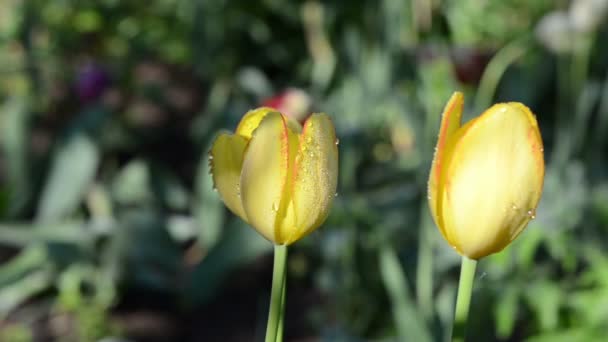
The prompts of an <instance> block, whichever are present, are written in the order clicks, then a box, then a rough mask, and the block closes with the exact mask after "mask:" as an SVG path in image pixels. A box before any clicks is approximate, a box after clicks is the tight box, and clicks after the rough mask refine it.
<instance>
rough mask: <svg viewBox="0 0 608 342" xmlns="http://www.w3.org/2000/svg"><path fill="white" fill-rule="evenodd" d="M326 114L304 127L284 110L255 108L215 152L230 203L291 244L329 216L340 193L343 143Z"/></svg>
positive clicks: (215, 171) (221, 187) (215, 169)
mask: <svg viewBox="0 0 608 342" xmlns="http://www.w3.org/2000/svg"><path fill="white" fill-rule="evenodd" d="M336 142H337V139H336V133H335V130H334V126H333V124H332V122H331V120H330V119H329V116H327V115H326V114H313V115H311V116H310V117H309V118H308V119H307V120H306V121H305V122H304V124H303V126H301V125H300V124H299V123H298V122H297V121H296V120H294V119H292V118H289V117H287V116H286V115H283V114H281V113H280V112H278V111H276V110H274V109H272V108H268V107H262V108H258V109H255V110H252V111H249V112H248V113H247V114H245V116H243V118H242V119H241V122H240V123H239V125H238V127H237V129H236V132H235V134H228V133H222V134H220V135H219V136H218V137H217V138H216V140H215V142H214V143H213V146H212V148H211V151H210V161H211V163H210V164H211V173H212V176H213V181H214V184H215V186H216V188H217V190H218V191H219V193H220V195H221V197H222V200H223V201H224V203H225V204H226V206H227V207H228V208H229V209H230V210H231V211H232V212H233V213H235V214H236V215H238V216H239V217H241V218H242V219H243V220H244V221H246V222H247V223H249V224H250V225H251V226H252V227H253V228H255V229H256V230H257V231H258V232H259V233H260V234H262V235H263V236H264V237H265V238H266V239H268V240H270V241H272V242H273V243H275V244H277V245H289V244H291V243H293V242H295V241H297V240H299V239H300V238H302V237H303V236H305V235H307V234H308V233H310V232H312V231H314V230H315V229H316V228H317V227H319V226H320V225H321V224H322V223H323V222H324V221H325V219H326V218H327V215H328V214H329V209H330V207H331V204H332V202H333V199H334V197H335V193H336V186H337V179H338V146H337V143H336Z"/></svg>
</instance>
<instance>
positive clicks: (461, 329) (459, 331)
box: [452, 256, 477, 342]
mask: <svg viewBox="0 0 608 342" xmlns="http://www.w3.org/2000/svg"><path fill="white" fill-rule="evenodd" d="M476 267H477V260H471V259H469V258H467V257H465V256H463V257H462V263H461V265H460V281H459V283H458V295H457V297H456V312H455V314H454V324H453V326H452V342H464V340H465V337H466V326H467V318H468V317H469V307H470V304H471V292H472V291H473V282H474V280H475V268H476Z"/></svg>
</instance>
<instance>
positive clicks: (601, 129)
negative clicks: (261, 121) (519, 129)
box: [0, 0, 608, 341]
mask: <svg viewBox="0 0 608 342" xmlns="http://www.w3.org/2000/svg"><path fill="white" fill-rule="evenodd" d="M604 3H605V1H600V0H598V1H585V0H572V1H559V2H553V1H548V0H534V1H521V0H507V1H495V2H492V1H485V2H478V1H473V0H470V1H469V0H467V1H456V0H444V1H428V0H411V1H399V0H382V1H371V0H361V1H357V2H355V3H350V2H348V3H346V2H344V3H343V2H339V1H333V2H326V3H320V2H316V1H289V2H283V1H279V0H264V1H258V2H252V1H246V0H234V1H224V0H218V1H176V0H153V1H147V2H143V1H135V0H132V1H118V0H100V1H89V0H87V1H76V0H56V1H43V0H31V1H25V0H4V2H3V4H2V11H0V220H1V221H0V263H1V265H0V330H1V331H2V332H1V333H0V339H1V340H7V341H38V340H40V341H42V340H44V341H47V340H61V341H97V340H100V339H102V338H108V339H111V338H127V339H131V340H155V341H163V340H171V341H176V340H184V341H198V340H224V339H225V340H230V341H243V340H245V341H248V340H253V339H255V338H260V331H263V326H264V324H265V322H264V318H265V314H266V309H267V308H266V305H267V299H268V296H269V290H270V273H269V272H270V263H269V262H270V259H268V253H269V252H270V250H271V245H270V244H269V243H268V242H267V241H265V240H263V239H262V238H260V237H259V236H258V235H257V234H256V233H255V232H254V231H253V230H252V229H250V228H248V227H246V225H245V224H244V223H242V222H241V221H240V220H239V219H238V218H235V217H234V216H232V215H231V214H229V213H228V212H227V211H226V210H225V208H224V206H223V204H222V203H221V200H220V199H219V196H218V195H217V193H215V192H214V191H213V184H212V181H211V178H210V176H209V174H208V166H207V153H206V152H207V150H208V149H209V146H210V143H211V142H212V140H213V137H214V136H215V134H216V132H217V131H218V130H220V129H232V128H234V125H235V124H236V123H237V122H238V120H239V118H240V116H241V115H242V114H243V113H245V112H246V111H247V110H248V109H250V108H253V107H256V106H259V105H261V104H262V103H268V102H267V101H268V99H270V100H271V101H274V102H272V103H279V104H280V105H281V106H285V107H284V108H287V109H285V110H286V111H290V110H291V109H292V108H294V107H293V106H292V105H294V104H293V103H290V102H289V101H293V99H292V98H290V97H288V96H285V95H286V94H289V93H290V92H293V89H294V88H299V89H300V92H303V93H304V94H305V96H304V97H303V98H302V97H300V100H302V101H304V102H303V103H304V107H305V108H304V109H300V110H302V111H303V112H304V113H308V112H310V111H324V112H327V113H328V114H330V115H331V117H332V119H333V121H334V123H335V125H336V128H337V131H338V136H339V138H340V177H339V190H338V191H339V192H338V196H337V197H336V199H335V203H334V207H333V210H332V213H331V215H330V217H329V219H328V220H327V222H326V223H325V224H324V226H323V227H322V229H320V230H319V231H318V232H316V233H314V234H312V235H311V236H310V237H308V238H306V239H304V240H303V241H301V242H299V243H298V244H297V245H295V246H294V247H293V248H292V251H291V252H290V257H289V260H288V267H289V280H288V281H289V284H290V285H289V291H288V295H287V297H288V303H287V317H286V337H287V339H288V340H291V339H294V340H295V339H297V338H306V337H317V338H320V339H322V340H328V341H358V340H387V341H390V340H399V341H431V340H434V341H444V340H446V338H447V337H448V336H449V329H450V327H451V322H452V316H453V306H454V301H455V293H456V285H457V275H458V264H459V263H458V261H459V258H458V256H457V255H456V253H455V252H454V251H452V250H451V249H450V248H449V247H448V246H447V244H446V243H444V241H443V240H442V239H441V238H440V236H439V234H438V232H437V230H436V228H435V227H434V225H433V223H432V220H431V219H430V217H429V215H428V208H427V205H426V179H427V176H428V169H429V165H430V161H431V159H432V155H433V146H434V143H435V138H436V134H437V129H438V125H439V120H440V114H441V110H442V108H443V105H444V103H445V102H446V101H447V99H448V97H449V96H450V94H451V93H452V92H453V91H454V90H461V91H464V92H465V94H466V98H467V103H466V114H465V117H466V118H470V117H472V116H474V115H477V114H479V113H480V112H481V111H482V110H483V109H485V108H486V107H487V106H488V105H490V104H491V103H493V102H497V101H522V102H524V103H526V104H527V105H528V106H530V107H531V108H532V110H533V111H534V112H535V113H536V114H537V116H538V120H539V123H540V126H541V131H542V134H543V138H544V141H545V157H546V160H547V163H548V166H547V174H546V179H545V189H544V195H543V199H542V201H541V205H540V207H539V208H538V211H537V218H536V220H534V221H533V222H532V223H531V224H530V225H529V227H528V229H527V230H526V232H525V233H524V234H522V236H521V237H520V238H519V239H518V240H517V241H516V242H515V243H513V244H512V245H511V246H510V247H509V248H507V249H506V250H505V251H503V252H501V253H499V254H497V255H494V256H491V257H489V258H487V259H484V260H483V261H482V262H481V263H480V265H479V267H478V278H477V281H476V288H475V289H474V295H473V298H474V299H473V305H472V313H471V319H470V324H471V326H472V328H471V329H470V336H469V337H470V339H471V340H474V341H477V340H483V341H490V340H500V341H519V340H529V341H556V340H557V341H562V340H563V341H603V339H604V338H605V332H606V331H607V329H608V309H607V308H608V271H607V270H608V252H606V248H605V246H606V245H607V243H608V159H607V156H606V153H605V152H606V151H607V150H608V139H607V138H606V137H608V48H607V47H606V46H605V44H603V42H605V41H606V39H607V37H608V25H606V20H605V18H606V17H605V12H606V7H607V6H608V5H606V4H604ZM566 38H568V39H566ZM277 101H278V102H277ZM296 105H302V103H296ZM290 106H292V107H290ZM298 108H301V106H300V107H298ZM290 114H294V115H296V114H295V113H290ZM488 196H491V194H488Z"/></svg>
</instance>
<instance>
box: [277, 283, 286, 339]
mask: <svg viewBox="0 0 608 342" xmlns="http://www.w3.org/2000/svg"><path fill="white" fill-rule="evenodd" d="M286 273H287V272H285V273H283V276H284V278H283V291H282V292H281V293H282V294H281V312H282V313H283V314H281V317H280V321H279V327H278V328H277V329H278V331H277V339H276V340H277V341H283V330H284V329H283V325H284V323H283V322H284V321H285V316H284V313H285V289H286V288H287V280H286V279H285V278H286V277H285V275H286Z"/></svg>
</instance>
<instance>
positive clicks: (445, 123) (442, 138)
mask: <svg viewBox="0 0 608 342" xmlns="http://www.w3.org/2000/svg"><path fill="white" fill-rule="evenodd" d="M455 96H458V97H460V101H458V100H456V99H454V100H453V101H452V99H453V98H454V97H455ZM462 98H463V95H462V93H460V92H457V93H455V94H454V95H452V98H450V100H449V102H448V105H449V106H448V107H447V108H446V109H445V110H444V111H443V112H444V113H445V116H444V117H443V118H442V125H441V128H440V130H439V140H438V141H437V151H436V152H435V153H437V156H436V157H435V158H436V159H435V174H434V175H433V177H435V182H436V183H437V184H439V177H440V176H439V175H440V174H441V168H442V166H441V164H442V162H441V159H442V158H441V156H442V155H443V152H444V147H445V144H446V142H447V140H448V137H447V133H448V132H447V130H448V127H449V126H450V124H449V123H450V118H451V116H452V115H453V113H454V109H456V106H459V107H460V108H459V110H458V111H459V112H460V113H462V109H463V106H464V101H463V100H462ZM459 121H460V120H459Z"/></svg>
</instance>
